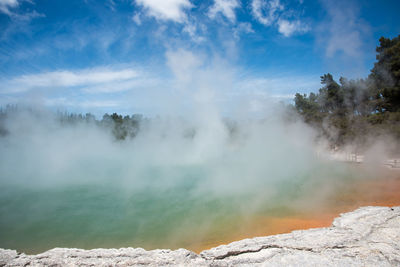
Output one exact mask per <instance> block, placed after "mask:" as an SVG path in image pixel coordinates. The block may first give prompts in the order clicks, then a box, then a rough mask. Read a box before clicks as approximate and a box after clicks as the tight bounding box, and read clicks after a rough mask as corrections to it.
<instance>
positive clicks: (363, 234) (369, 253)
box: [0, 207, 400, 266]
mask: <svg viewBox="0 0 400 267" xmlns="http://www.w3.org/2000/svg"><path fill="white" fill-rule="evenodd" d="M142 265H149V266H257V265H266V266H400V207H393V208H389V207H363V208H359V209H357V210H355V211H353V212H349V213H345V214H342V215H341V216H340V217H338V218H336V219H335V220H334V221H333V223H332V226H331V227H327V228H317V229H310V230H302V231H294V232H292V233H288V234H281V235H274V236H266V237H256V238H252V239H244V240H240V241H237V242H233V243H230V244H228V245H222V246H218V247H215V248H212V249H209V250H205V251H202V252H201V253H200V254H196V253H194V252H191V251H189V250H186V249H178V250H173V251H172V250H159V249H157V250H151V251H146V250H144V249H141V248H120V249H92V250H83V249H71V248H54V249H52V250H49V251H46V252H44V253H41V254H38V255H25V254H23V253H18V252H17V251H15V250H6V249H0V266H142Z"/></svg>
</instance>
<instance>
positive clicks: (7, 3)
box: [0, 0, 19, 15]
mask: <svg viewBox="0 0 400 267" xmlns="http://www.w3.org/2000/svg"><path fill="white" fill-rule="evenodd" d="M18 5H19V3H18V1H17V0H0V12H3V13H5V14H7V15H11V14H12V12H11V11H10V9H12V8H16V7H18Z"/></svg>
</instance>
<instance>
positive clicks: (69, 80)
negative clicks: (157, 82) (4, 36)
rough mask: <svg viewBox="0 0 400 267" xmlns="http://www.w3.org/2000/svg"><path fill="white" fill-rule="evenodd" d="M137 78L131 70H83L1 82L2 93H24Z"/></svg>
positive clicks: (57, 72)
mask: <svg viewBox="0 0 400 267" xmlns="http://www.w3.org/2000/svg"><path fill="white" fill-rule="evenodd" d="M136 77H138V72H137V71H135V70H132V69H122V70H111V69H105V68H103V69H100V68H98V69H85V70H81V71H74V72H73V71H53V72H45V73H39V74H29V75H22V76H19V77H16V78H14V79H11V80H9V81H5V82H3V83H2V84H3V86H2V88H3V89H2V90H1V92H2V93H18V92H25V91H29V90H32V89H36V88H39V89H40V88H60V87H85V86H86V87H87V86H94V85H99V84H104V83H106V84H107V83H111V82H118V81H127V80H131V79H134V78H136Z"/></svg>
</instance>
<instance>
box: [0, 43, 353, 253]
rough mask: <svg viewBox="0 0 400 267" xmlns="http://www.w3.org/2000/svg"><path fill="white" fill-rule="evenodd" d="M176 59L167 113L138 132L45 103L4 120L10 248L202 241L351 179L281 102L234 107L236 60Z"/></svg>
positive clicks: (177, 54)
mask: <svg viewBox="0 0 400 267" xmlns="http://www.w3.org/2000/svg"><path fill="white" fill-rule="evenodd" d="M167 61H168V66H169V67H170V68H171V71H172V73H173V75H174V77H175V78H174V83H175V88H176V91H175V93H174V94H171V96H170V97H166V98H165V101H164V102H165V107H164V110H166V114H165V115H163V116H160V117H157V118H149V119H144V120H142V121H141V124H140V131H139V132H138V133H137V135H136V136H135V137H134V138H132V139H129V138H128V139H126V140H123V141H118V140H115V138H114V137H113V135H112V133H111V130H110V129H107V128H104V127H101V126H99V125H98V124H96V122H94V121H87V122H80V123H77V124H62V123H61V122H60V120H59V118H58V116H57V114H55V113H52V112H50V111H48V110H45V109H42V110H40V109H35V110H34V111H32V110H25V109H22V110H20V111H18V112H13V113H11V114H9V116H7V117H6V119H4V120H3V121H2V125H3V128H4V129H6V132H7V134H5V135H4V136H2V137H0V151H1V152H0V174H1V177H0V184H1V188H2V191H3V192H2V193H3V194H2V197H1V198H0V204H1V205H0V206H1V213H2V214H3V215H2V216H1V218H0V226H1V227H0V233H1V235H2V236H3V237H4V238H2V240H3V241H2V242H0V245H1V246H5V247H19V248H21V247H22V249H28V250H29V249H30V250H32V247H33V246H32V240H37V239H38V238H39V239H41V238H43V240H45V241H43V242H41V243H40V242H39V243H40V244H38V247H37V248H36V249H38V250H41V248H50V247H52V246H80V247H98V246H124V245H129V246H144V247H147V248H154V247H163V246H166V247H174V246H186V245H187V246H190V245H193V244H195V243H196V242H197V243H198V242H200V241H201V240H203V239H206V240H207V238H206V237H205V236H207V233H208V234H209V233H210V231H211V232H213V231H215V228H218V227H221V224H223V223H224V222H228V221H230V222H231V225H233V228H232V229H231V228H229V227H227V228H226V229H228V231H234V229H235V228H234V227H235V226H236V227H237V226H238V224H240V223H241V222H243V220H244V219H243V218H247V217H249V216H254V215H256V214H270V213H271V212H274V211H276V210H279V209H280V208H282V207H284V209H283V210H288V209H289V210H290V209H295V208H296V207H298V206H299V205H301V206H307V207H308V208H310V209H312V208H313V207H315V206H318V205H319V202H321V201H323V200H324V198H327V197H328V196H329V192H331V191H333V190H334V188H335V187H336V185H338V184H340V183H341V182H344V181H346V179H350V178H351V175H352V174H351V173H350V172H348V168H347V167H345V166H343V165H338V164H336V163H332V162H329V161H326V160H324V159H322V158H321V157H320V156H319V155H318V153H316V149H315V143H314V141H315V139H316V133H315V132H314V131H313V129H311V128H310V127H308V126H307V125H306V124H304V123H303V122H301V120H300V119H298V118H297V117H296V115H295V114H294V113H292V112H290V111H289V110H288V109H287V107H285V106H283V105H281V104H276V103H273V102H271V101H268V100H266V99H261V100H260V99H257V98H256V97H249V98H246V99H244V100H243V101H239V103H240V104H239V105H237V106H236V108H235V110H236V111H232V110H231V112H230V116H226V115H223V113H224V112H226V110H224V106H223V105H224V102H223V101H221V99H224V97H223V96H226V92H227V91H229V88H231V86H232V84H233V79H232V77H233V76H234V75H233V74H234V70H232V69H230V68H229V67H227V65H228V64H227V63H226V62H224V61H222V60H215V61H211V62H209V63H207V61H206V60H204V59H202V58H201V57H199V56H195V55H194V54H193V53H191V52H189V51H186V50H177V51H170V52H168V53H167ZM255 106H256V108H255ZM177 107H178V108H177ZM309 192H323V194H322V193H321V194H317V193H315V194H313V197H312V198H310V194H309ZM56 215H57V216H59V217H57V216H56ZM60 220H61V221H64V224H63V223H62V222H60ZM234 222H236V224H235V223H234ZM41 225H43V227H45V229H44V228H40V227H41ZM65 227H66V229H70V230H69V231H68V230H65V231H64V230H63V229H64V228H65ZM38 228H40V229H39V230H38ZM34 229H36V231H35V230H34ZM46 229H52V230H50V232H51V231H53V234H48V231H49V230H46ZM194 229H195V230H196V234H191V233H193V231H194ZM218 229H219V228H218ZM189 236H191V238H189ZM87 240H89V241H90V242H89V241H87ZM185 240H186V241H185ZM188 240H189V241H188ZM88 242H89V243H88ZM185 242H186V243H185ZM190 242H192V243H190Z"/></svg>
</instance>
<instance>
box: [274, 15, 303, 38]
mask: <svg viewBox="0 0 400 267" xmlns="http://www.w3.org/2000/svg"><path fill="white" fill-rule="evenodd" d="M277 24H278V31H279V32H280V33H281V34H283V35H284V36H286V37H289V36H291V35H292V34H294V33H296V32H297V33H305V32H308V31H309V30H310V27H309V26H308V25H305V24H303V23H301V21H299V20H294V21H289V20H286V19H279V20H278V22H277Z"/></svg>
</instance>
